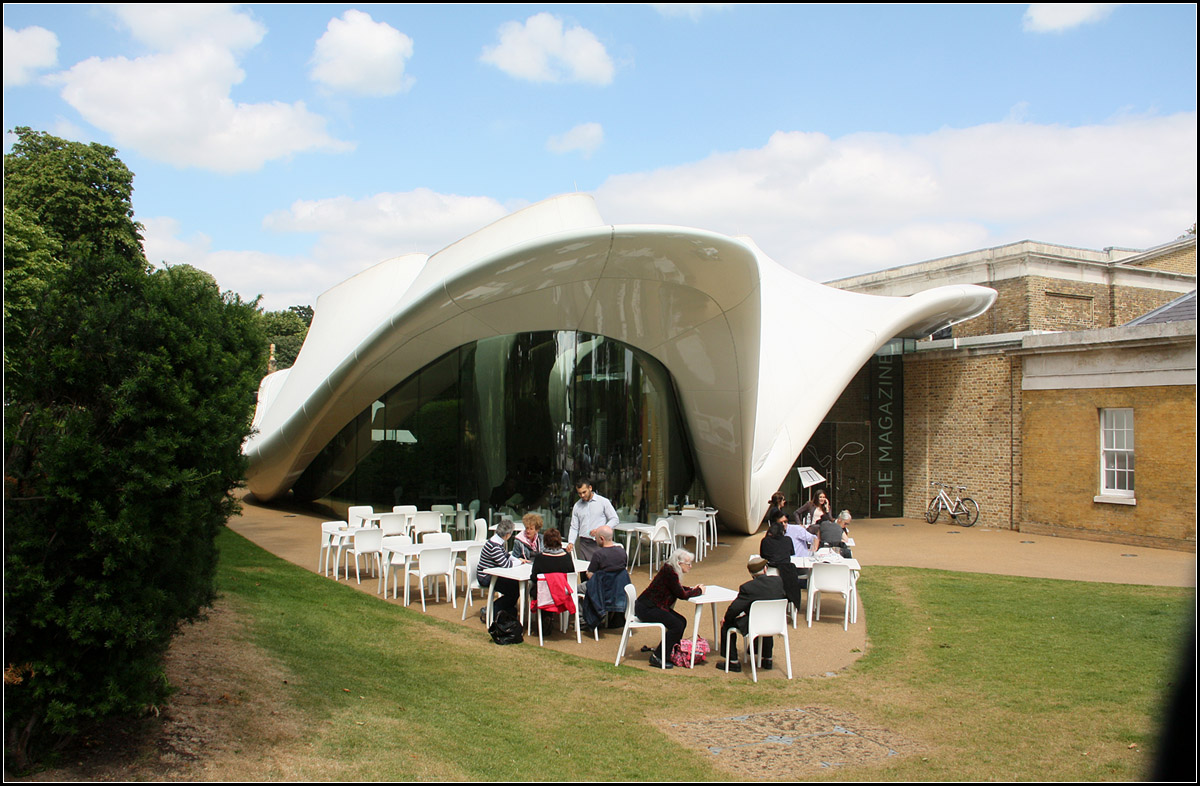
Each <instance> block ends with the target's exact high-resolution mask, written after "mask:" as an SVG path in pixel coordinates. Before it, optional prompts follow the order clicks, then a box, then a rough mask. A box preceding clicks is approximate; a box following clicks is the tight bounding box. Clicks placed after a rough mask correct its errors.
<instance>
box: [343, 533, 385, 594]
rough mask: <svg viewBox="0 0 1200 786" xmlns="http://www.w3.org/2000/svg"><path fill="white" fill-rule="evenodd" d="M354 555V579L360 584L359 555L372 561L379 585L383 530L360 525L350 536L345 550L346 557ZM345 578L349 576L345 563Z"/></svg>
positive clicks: (381, 566) (347, 566) (381, 579)
mask: <svg viewBox="0 0 1200 786" xmlns="http://www.w3.org/2000/svg"><path fill="white" fill-rule="evenodd" d="M352 554H353V555H354V580H355V581H357V582H358V583H359V584H362V578H361V577H360V575H359V572H358V571H359V562H358V558H359V557H363V556H365V557H367V558H368V559H369V560H373V561H374V570H375V574H376V575H377V576H378V577H379V581H380V586H382V582H383V563H382V562H381V560H380V556H381V555H382V554H383V530H381V529H379V528H377V527H360V528H359V529H358V530H356V531H355V532H354V533H353V534H352V535H351V537H350V547H349V548H347V549H346V550H345V555H346V558H347V559H349V557H350V555H352ZM346 578H350V566H349V565H346Z"/></svg>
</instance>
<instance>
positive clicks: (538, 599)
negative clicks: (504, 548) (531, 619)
mask: <svg viewBox="0 0 1200 786" xmlns="http://www.w3.org/2000/svg"><path fill="white" fill-rule="evenodd" d="M530 515H531V514H528V513H526V514H525V523H526V525H527V526H528V523H529V516H530ZM532 515H534V516H537V514H536V513H534V514H532ZM537 518H538V519H539V520H540V519H541V516H537ZM539 523H540V521H539ZM541 537H542V542H543V546H544V548H543V549H542V551H540V552H539V553H538V554H537V556H535V557H534V558H533V565H532V566H531V567H530V571H529V582H530V584H529V586H530V587H531V588H532V591H533V593H535V594H534V595H533V597H534V601H533V604H534V605H535V606H536V607H537V608H540V609H542V613H543V614H549V613H552V612H553V611H560V612H561V611H571V612H574V611H575V603H574V600H573V598H572V599H571V600H570V601H568V600H567V598H570V597H571V596H572V593H571V585H570V580H569V579H568V578H567V576H568V574H571V573H574V572H575V560H574V559H573V558H572V557H571V555H570V554H568V553H567V552H566V550H565V549H564V548H563V545H562V533H561V532H559V531H558V530H557V529H548V530H546V532H545V534H544V535H542V536H541ZM513 551H514V552H515V551H516V549H513ZM539 576H545V577H546V584H545V585H542V584H540V583H539V582H538V577H539ZM543 586H544V587H545V593H543ZM551 627H552V626H551Z"/></svg>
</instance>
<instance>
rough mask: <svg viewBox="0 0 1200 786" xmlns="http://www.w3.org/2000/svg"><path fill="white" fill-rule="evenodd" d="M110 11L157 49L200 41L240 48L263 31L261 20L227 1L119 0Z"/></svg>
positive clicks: (260, 36)
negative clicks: (124, 0)
mask: <svg viewBox="0 0 1200 786" xmlns="http://www.w3.org/2000/svg"><path fill="white" fill-rule="evenodd" d="M112 11H113V13H114V14H116V15H117V18H118V19H120V20H121V22H122V23H123V24H124V25H125V26H126V27H128V28H129V32H130V33H131V34H132V35H133V37H134V38H135V39H137V40H138V41H140V42H142V43H143V44H146V45H147V46H149V47H151V48H153V49H155V50H157V51H160V52H164V51H169V50H172V49H178V48H181V47H185V46H189V45H192V44H197V43H201V42H203V43H207V44H212V45H214V46H217V47H220V48H222V49H230V50H234V51H238V52H242V51H245V50H247V49H250V48H252V47H254V46H257V45H258V43H259V42H260V41H262V39H263V36H264V35H266V33H267V28H266V27H265V26H264V25H263V24H262V23H260V22H258V21H256V20H255V19H253V18H252V17H250V16H249V15H247V14H245V13H241V12H239V11H236V10H235V6H233V5H229V4H221V3H189V4H186V5H183V4H166V5H162V4H154V3H145V4H138V5H133V4H120V5H114V6H112Z"/></svg>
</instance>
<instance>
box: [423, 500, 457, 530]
mask: <svg viewBox="0 0 1200 786" xmlns="http://www.w3.org/2000/svg"><path fill="white" fill-rule="evenodd" d="M429 509H430V510H431V511H433V512H434V513H441V514H442V530H443V531H445V530H448V529H451V528H452V527H453V526H454V516H455V512H456V511H457V508H456V507H455V506H453V505H430V506H429Z"/></svg>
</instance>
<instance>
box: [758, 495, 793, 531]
mask: <svg viewBox="0 0 1200 786" xmlns="http://www.w3.org/2000/svg"><path fill="white" fill-rule="evenodd" d="M786 506H787V497H785V496H783V492H782V491H776V492H775V493H774V494H772V495H771V498H770V499H769V500H767V515H765V516H763V520H762V523H763V524H765V525H766V526H768V527H769V526H771V522H772V521H774V520H775V518H776V517H777V516H778V514H779V511H781V510H783V509H784V508H785V507H786Z"/></svg>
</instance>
